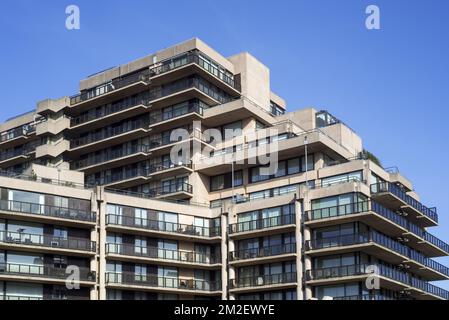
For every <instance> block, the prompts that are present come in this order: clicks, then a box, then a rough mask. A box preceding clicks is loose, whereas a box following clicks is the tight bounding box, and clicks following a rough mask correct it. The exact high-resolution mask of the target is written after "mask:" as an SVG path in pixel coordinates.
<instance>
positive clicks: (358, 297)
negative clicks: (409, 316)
mask: <svg viewBox="0 0 449 320" xmlns="http://www.w3.org/2000/svg"><path fill="white" fill-rule="evenodd" d="M332 300H343V301H348V300H363V301H371V300H375V301H377V300H382V301H383V300H396V299H394V298H392V297H388V296H385V295H382V294H359V295H354V296H342V297H333V299H332Z"/></svg>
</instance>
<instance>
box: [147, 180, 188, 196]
mask: <svg viewBox="0 0 449 320" xmlns="http://www.w3.org/2000/svg"><path fill="white" fill-rule="evenodd" d="M176 192H186V193H189V194H191V193H192V192H193V186H192V185H191V184H188V183H187V182H183V183H170V184H168V185H164V186H162V187H159V188H153V189H150V190H148V195H149V196H150V197H158V196H163V195H168V194H172V193H176Z"/></svg>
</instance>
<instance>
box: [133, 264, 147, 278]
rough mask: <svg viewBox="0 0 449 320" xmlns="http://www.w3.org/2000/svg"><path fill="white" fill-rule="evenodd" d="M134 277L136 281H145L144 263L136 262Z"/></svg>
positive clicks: (145, 268) (145, 269)
mask: <svg viewBox="0 0 449 320" xmlns="http://www.w3.org/2000/svg"><path fill="white" fill-rule="evenodd" d="M134 279H135V281H137V282H145V281H147V266H146V265H144V264H136V265H135V266H134Z"/></svg>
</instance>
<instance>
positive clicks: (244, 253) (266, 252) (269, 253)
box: [229, 243, 296, 261]
mask: <svg viewBox="0 0 449 320" xmlns="http://www.w3.org/2000/svg"><path fill="white" fill-rule="evenodd" d="M289 253H296V243H286V244H280V245H275V246H268V247H263V248H253V249H245V250H238V251H231V252H229V260H231V261H235V260H247V259H256V258H263V257H273V256H278V255H283V254H289Z"/></svg>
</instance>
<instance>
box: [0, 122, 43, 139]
mask: <svg viewBox="0 0 449 320" xmlns="http://www.w3.org/2000/svg"><path fill="white" fill-rule="evenodd" d="M34 132H36V126H35V125H30V126H28V128H24V127H20V128H15V129H12V130H9V131H6V132H2V134H0V143H2V142H6V141H9V140H14V139H16V138H18V137H22V136H26V135H29V134H30V133H34Z"/></svg>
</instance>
